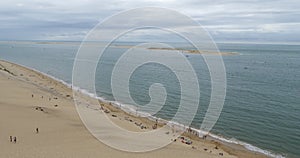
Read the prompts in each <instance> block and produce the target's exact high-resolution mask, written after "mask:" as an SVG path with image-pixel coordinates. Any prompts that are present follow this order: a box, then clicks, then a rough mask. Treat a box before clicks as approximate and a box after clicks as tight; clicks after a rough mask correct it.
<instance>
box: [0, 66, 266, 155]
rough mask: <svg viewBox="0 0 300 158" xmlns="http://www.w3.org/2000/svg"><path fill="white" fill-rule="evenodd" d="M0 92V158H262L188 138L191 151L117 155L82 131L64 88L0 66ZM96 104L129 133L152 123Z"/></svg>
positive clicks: (178, 148) (175, 147)
mask: <svg viewBox="0 0 300 158" xmlns="http://www.w3.org/2000/svg"><path fill="white" fill-rule="evenodd" d="M0 87H1V89H0V96H1V99H0V157H1V158H19V157H20V158H54V157H55V158H71V157H72V158H77V157H78V158H89V157H91V158H94V157H110V158H127V157H128V158H129V157H130V158H135V157H136V158H143V157H149V158H150V157H151V158H154V157H155V158H160V157H162V158H165V157H173V158H183V157H185V158H190V157H191V158H193V157H205V158H206V157H208V158H214V157H225V158H234V157H245V158H248V157H249V158H250V157H253V158H254V157H265V156H264V155H261V154H257V153H253V152H251V151H248V150H246V149H245V148H243V147H242V146H238V145H230V144H229V145H228V144H222V143H221V142H218V141H217V140H211V139H207V140H203V139H200V138H198V137H196V136H194V135H191V134H189V133H185V134H184V136H185V137H189V138H191V139H192V141H193V143H192V144H191V145H187V144H183V143H181V142H180V141H176V142H173V143H171V144H170V145H168V146H166V147H164V148H161V149H158V150H155V151H151V152H146V153H130V152H124V151H119V150H116V149H113V148H111V147H109V146H107V145H105V144H103V143H102V142H100V141H98V140H97V139H96V138H95V137H94V136H93V135H92V134H91V133H90V132H89V131H88V130H87V129H86V127H85V126H84V124H83V123H82V121H81V119H80V117H79V115H78V113H77V111H76V108H75V105H74V101H73V95H72V90H71V89H70V88H69V87H67V86H66V85H64V84H62V83H60V82H58V81H56V80H54V79H52V78H49V77H47V76H44V75H42V74H41V73H38V72H35V71H33V70H30V69H27V68H25V67H22V66H19V65H16V64H13V63H9V62H5V61H0ZM84 97H85V98H86V99H91V100H92V98H88V97H87V96H84ZM102 104H103V108H104V109H106V110H107V111H109V113H108V114H107V115H108V117H109V118H111V120H112V121H113V122H115V123H116V124H118V125H119V126H121V127H123V128H125V129H128V130H130V131H143V130H142V129H141V128H140V126H137V125H136V124H135V123H134V122H136V123H137V122H138V123H142V124H143V125H144V126H147V127H148V128H147V129H146V130H150V129H151V128H149V127H151V126H152V125H153V123H154V122H153V121H150V120H148V119H145V118H139V117H134V116H131V115H129V114H127V113H125V112H123V111H121V110H119V109H118V108H115V107H113V106H110V105H109V104H107V103H102ZM99 107H100V105H99ZM112 115H114V116H112ZM130 120H131V121H130ZM36 128H38V129H39V132H38V133H36ZM10 136H13V137H17V142H16V143H13V142H10ZM111 139H114V138H111ZM216 146H218V148H217V149H216V148H215V147H216ZM193 147H194V148H193ZM220 153H222V154H223V155H220Z"/></svg>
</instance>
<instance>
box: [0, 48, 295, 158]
mask: <svg viewBox="0 0 300 158" xmlns="http://www.w3.org/2000/svg"><path fill="white" fill-rule="evenodd" d="M122 44H126V45H130V43H122ZM131 44H133V43H131ZM176 46H177V47H179V48H186V46H184V45H180V44H177V45H176ZM218 47H219V49H220V50H221V51H223V52H237V53H239V55H230V56H223V60H224V63H225V67H226V75H227V95H226V100H225V105H224V108H223V111H222V113H221V116H220V118H219V120H218V122H217V124H216V125H215V126H214V128H213V130H212V133H213V134H215V135H217V136H219V137H222V138H226V139H227V140H229V141H234V142H239V143H242V144H244V145H245V146H246V147H248V148H251V149H252V150H260V149H263V152H266V153H267V152H271V153H273V154H280V155H284V156H286V157H295V158H296V157H300V46H297V45H270V44H265V45H264V44H259V45H258V44H218ZM78 48H79V43H73V42H59V43H37V42H0V59H3V60H8V61H11V62H15V63H17V64H21V65H25V66H27V67H30V68H34V69H36V70H39V71H41V72H44V73H46V74H49V75H51V76H54V77H56V78H58V79H61V80H63V81H65V82H67V83H71V79H72V68H73V62H74V58H75V55H76V53H77V50H78ZM124 51H126V48H124V47H123V48H117V47H111V48H108V49H107V50H106V52H105V54H104V55H103V58H102V59H101V60H100V61H99V63H98V67H97V71H96V85H95V86H96V90H97V95H98V96H99V97H102V98H105V99H107V100H114V98H113V95H112V90H111V86H110V85H111V84H110V82H111V73H112V70H113V67H114V65H115V63H116V61H117V60H118V58H119V57H120V56H121V55H122V54H123V53H124ZM156 51H157V50H156ZM187 59H188V60H189V61H190V63H191V64H192V66H193V67H194V69H195V71H196V72H197V75H198V79H199V82H200V90H201V97H200V104H199V109H198V112H197V114H196V117H195V119H194V121H193V123H192V126H193V127H195V128H199V127H200V125H201V122H202V120H203V117H204V115H205V112H206V109H207V106H208V104H209V99H210V93H211V84H210V76H209V72H208V70H207V67H206V64H205V63H204V61H203V59H202V57H201V55H195V54H194V55H192V54H191V55H188V56H187ZM86 62H89V61H86ZM128 62H134V61H130V60H129V61H128ZM153 83H161V84H162V85H164V87H165V89H166V91H167V94H168V95H167V99H166V103H165V106H164V107H163V108H162V109H161V110H160V111H159V112H158V113H157V114H156V116H157V117H161V118H164V119H170V118H172V117H173V116H174V114H175V113H176V110H177V107H178V105H179V100H180V84H179V82H178V79H177V78H176V75H175V74H174V73H173V72H172V71H171V70H170V69H169V68H167V67H165V66H163V65H160V64H156V63H148V64H145V65H143V66H141V67H139V68H138V69H136V70H135V72H134V73H133V74H132V76H131V78H130V83H129V85H130V95H131V97H132V98H133V99H134V101H135V102H136V103H138V104H140V105H141V106H142V105H145V104H147V103H149V101H150V99H151V98H150V96H149V87H150V86H151V85H152V84H153ZM120 88H122V85H121V86H120Z"/></svg>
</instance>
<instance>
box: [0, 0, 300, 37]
mask: <svg viewBox="0 0 300 158" xmlns="http://www.w3.org/2000/svg"><path fill="white" fill-rule="evenodd" d="M149 6H152V7H163V8H170V9H173V10H176V11H178V12H180V13H182V14H185V15H187V16H189V17H191V18H192V19H193V20H195V21H197V22H198V23H199V24H201V25H202V26H203V28H204V29H206V30H207V31H208V32H209V34H210V35H211V36H212V38H213V39H214V40H215V41H216V42H242V43H243V42H251V43H300V29H299V28H300V1H299V0H218V1H217V0H215V1H214V0H131V1H129V0H127V1H125V0H109V1H102V0H72V1H68V0H65V1H63V0H42V1H38V0H26V1H22V0H10V1H1V2H0V20H1V23H0V40H66V41H74V40H75V41H81V40H83V39H84V37H85V36H86V35H87V33H88V32H89V31H90V30H91V29H92V28H93V27H95V26H96V25H97V24H98V23H101V22H102V21H103V20H104V19H107V18H109V17H110V16H112V15H115V14H117V13H118V12H121V11H124V10H128V9H133V8H137V7H149ZM162 16H166V15H162ZM157 21H159V19H158V20H157ZM121 24H123V25H126V21H123V23H120V25H121ZM146 34H147V32H146V31H139V32H136V33H135V34H134V35H133V36H131V37H134V39H135V40H140V39H146V40H147V38H151V37H149V36H146ZM148 34H149V32H148ZM166 39H168V38H166Z"/></svg>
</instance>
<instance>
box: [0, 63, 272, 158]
mask: <svg viewBox="0 0 300 158" xmlns="http://www.w3.org/2000/svg"><path fill="white" fill-rule="evenodd" d="M3 63H4V64H11V66H12V67H15V68H16V69H23V71H25V72H29V73H34V74H38V76H39V77H41V78H42V79H46V80H48V81H50V82H53V84H56V85H59V86H60V87H61V88H62V89H64V90H65V91H67V92H69V93H70V92H71V93H72V90H71V86H70V85H69V84H68V83H65V82H64V81H62V80H59V79H57V78H55V77H53V76H50V75H48V74H45V73H43V72H39V71H38V70H34V69H31V68H28V67H26V66H22V65H18V64H14V63H11V62H8V61H3V60H0V64H3ZM5 69H6V68H5ZM6 70H7V71H9V72H11V73H12V74H14V73H13V72H12V71H10V69H9V68H7V69H6ZM0 71H1V70H0ZM7 71H5V70H4V72H7ZM2 72H3V71H2ZM9 74H10V73H9ZM12 74H10V75H12ZM24 76H26V75H24V74H23V75H20V74H19V75H17V74H15V77H16V78H18V79H22V78H24ZM26 81H27V82H29V84H33V85H34V83H32V82H31V81H30V80H26ZM35 86H41V85H39V84H37V85H35ZM50 86H52V85H50ZM40 88H41V87H40ZM43 88H44V89H46V90H49V89H47V87H46V88H45V87H42V89H43ZM54 90H55V91H56V89H54ZM76 90H77V89H76ZM78 90H79V91H80V93H81V94H83V95H86V96H87V97H88V98H89V97H93V96H90V95H89V94H88V92H84V90H80V89H78ZM50 91H51V89H50ZM57 91H58V90H57ZM58 93H61V92H58ZM84 93H86V94H84ZM68 95H69V96H66V95H65V96H63V95H62V96H61V97H64V98H66V99H69V100H72V99H73V97H72V96H70V94H68ZM94 97H95V96H94ZM89 99H97V100H98V101H100V99H101V98H99V97H98V98H89ZM100 102H101V104H104V105H105V106H104V107H105V108H107V109H109V110H110V112H111V113H116V114H118V116H119V115H121V114H122V115H121V116H129V117H132V118H134V119H136V120H138V121H139V122H145V123H143V124H145V125H148V126H149V124H153V120H152V122H151V120H148V121H149V122H147V120H143V119H141V118H139V117H137V116H133V115H130V114H128V113H126V112H124V111H123V110H120V109H118V108H116V106H114V105H113V103H114V102H113V101H107V100H103V98H102V100H101V101H100ZM73 104H74V103H73ZM73 108H74V109H75V106H74V107H73ZM116 122H117V123H119V122H118V121H117V120H116ZM125 122H126V121H125ZM127 123H128V122H127ZM121 124H122V123H121ZM125 126H127V125H125ZM129 128H131V127H129ZM193 130H194V129H193ZM195 130H197V129H195ZM183 135H184V136H186V137H189V138H190V139H192V140H193V141H195V142H196V143H197V142H201V143H203V142H204V144H210V145H213V146H214V145H216V146H218V147H219V148H221V149H222V150H224V152H227V153H229V155H233V156H237V157H267V155H263V154H262V153H257V152H253V151H250V150H248V149H246V148H245V147H244V146H242V145H240V144H234V143H228V142H223V141H222V140H218V139H217V138H213V136H212V135H210V137H209V138H208V139H207V140H202V139H201V138H200V137H196V136H195V135H191V133H187V132H185V133H184V134H183ZM215 136H216V135H215ZM223 139H225V138H223ZM225 140H226V139H225ZM172 144H173V143H172ZM261 150H262V149H261ZM263 151H265V150H263ZM270 154H271V153H270ZM269 156H272V155H269ZM273 156H277V155H273Z"/></svg>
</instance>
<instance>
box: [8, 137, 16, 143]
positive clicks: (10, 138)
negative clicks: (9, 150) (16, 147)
mask: <svg viewBox="0 0 300 158" xmlns="http://www.w3.org/2000/svg"><path fill="white" fill-rule="evenodd" d="M9 140H10V142H11V143H17V137H13V136H9Z"/></svg>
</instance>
